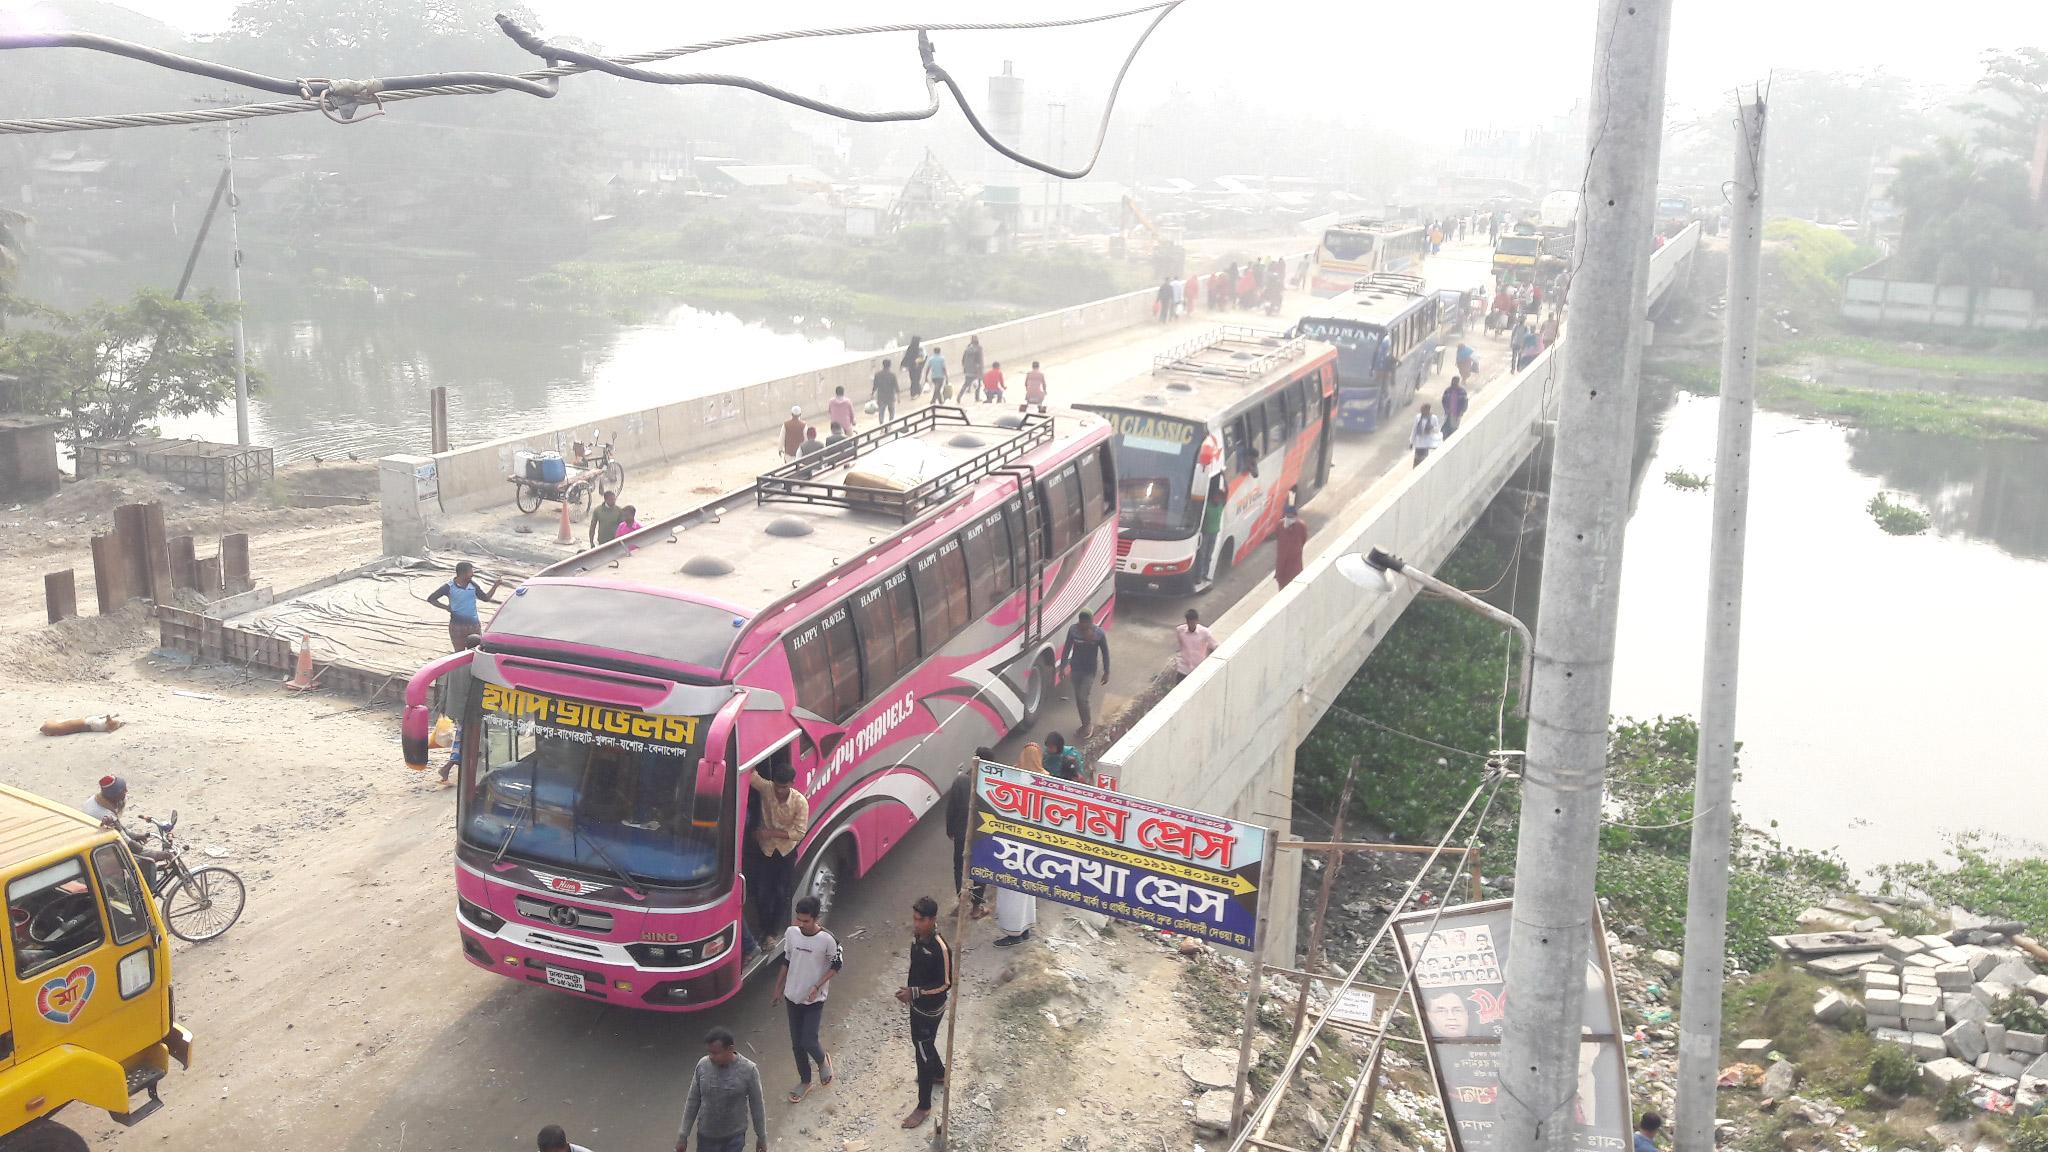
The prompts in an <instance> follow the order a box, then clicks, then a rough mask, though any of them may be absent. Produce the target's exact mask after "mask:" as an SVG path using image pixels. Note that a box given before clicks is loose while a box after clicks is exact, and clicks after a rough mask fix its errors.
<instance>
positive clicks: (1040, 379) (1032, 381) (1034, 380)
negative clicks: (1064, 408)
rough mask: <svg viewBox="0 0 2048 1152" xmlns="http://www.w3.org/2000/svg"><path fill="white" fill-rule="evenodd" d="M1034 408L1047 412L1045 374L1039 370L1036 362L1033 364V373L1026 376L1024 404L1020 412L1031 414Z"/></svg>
mask: <svg viewBox="0 0 2048 1152" xmlns="http://www.w3.org/2000/svg"><path fill="white" fill-rule="evenodd" d="M1033 408H1037V409H1038V410H1039V411H1040V412H1043V411H1045V373H1044V372H1042V371H1040V370H1039V367H1038V361H1036V360H1033V361H1032V362H1031V371H1029V372H1026V373H1025V374H1024V404H1023V407H1021V408H1020V409H1018V411H1021V412H1029V411H1031V409H1033Z"/></svg>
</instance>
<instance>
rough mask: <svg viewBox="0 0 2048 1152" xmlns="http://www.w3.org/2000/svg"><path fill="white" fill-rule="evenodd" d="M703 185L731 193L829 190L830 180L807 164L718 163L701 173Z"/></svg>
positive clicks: (830, 186)
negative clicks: (702, 174)
mask: <svg viewBox="0 0 2048 1152" xmlns="http://www.w3.org/2000/svg"><path fill="white" fill-rule="evenodd" d="M704 184H705V187H706V188H708V189H712V190H715V191H724V192H730V193H734V194H746V193H774V192H778V191H788V192H829V191H831V190H832V178H831V177H830V176H827V175H825V174H824V173H823V172H820V171H819V170H818V169H816V168H813V167H811V166H810V165H809V164H720V165H717V166H715V167H713V168H711V169H710V170H709V171H708V172H706V173H705V174H704Z"/></svg>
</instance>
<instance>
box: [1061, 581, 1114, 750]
mask: <svg viewBox="0 0 2048 1152" xmlns="http://www.w3.org/2000/svg"><path fill="white" fill-rule="evenodd" d="M1098 656H1100V657H1101V658H1102V667H1101V670H1100V676H1101V680H1100V682H1101V683H1103V684H1107V683H1108V682H1109V634H1108V633H1106V632H1104V631H1103V630H1102V629H1100V628H1098V627H1096V626H1095V614H1094V613H1093V612H1090V611H1088V610H1087V609H1086V608H1083V609H1082V610H1081V617H1080V619H1078V620H1075V621H1074V626H1073V627H1071V628H1069V629H1067V643H1066V646H1065V647H1064V648H1063V649H1062V650H1061V651H1060V669H1061V670H1062V671H1064V672H1065V673H1066V675H1067V681H1068V683H1070V684H1072V685H1073V688H1074V711H1075V712H1077V713H1079V714H1080V717H1081V729H1080V732H1079V733H1078V734H1079V735H1081V736H1086V735H1088V730H1089V729H1091V728H1093V727H1095V717H1094V715H1093V711H1094V710H1093V709H1091V708H1090V707H1089V706H1088V693H1089V692H1090V691H1092V690H1093V689H1094V688H1095V685H1096V683H1097V682H1098V681H1097V669H1096V657H1098Z"/></svg>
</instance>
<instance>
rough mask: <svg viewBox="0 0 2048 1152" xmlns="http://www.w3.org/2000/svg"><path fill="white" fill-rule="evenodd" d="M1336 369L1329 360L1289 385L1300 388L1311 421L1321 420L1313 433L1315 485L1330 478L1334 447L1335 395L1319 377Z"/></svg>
mask: <svg viewBox="0 0 2048 1152" xmlns="http://www.w3.org/2000/svg"><path fill="white" fill-rule="evenodd" d="M1336 372H1337V364H1336V362H1335V361H1332V362H1330V363H1328V364H1325V365H1323V366H1322V367H1321V368H1318V369H1316V370H1315V371H1314V372H1311V373H1309V374H1308V376H1307V377H1306V378H1305V379H1302V380H1299V381H1297V382H1295V384H1294V385H1293V387H1295V388H1298V389H1300V390H1301V396H1302V398H1303V400H1304V401H1306V411H1307V412H1308V414H1309V415H1308V418H1309V419H1310V420H1311V421H1316V420H1320V421H1321V422H1322V430H1321V431H1320V432H1319V433H1318V434H1317V438H1316V440H1317V442H1316V487H1317V488H1321V487H1323V486H1324V485H1326V484H1328V483H1329V482H1330V464H1331V459H1330V454H1331V452H1332V451H1334V450H1335V448H1336V439H1337V399H1336V397H1335V396H1334V395H1332V391H1334V389H1326V388H1325V386H1324V384H1323V378H1324V376H1325V375H1326V374H1327V375H1330V376H1335V375H1336Z"/></svg>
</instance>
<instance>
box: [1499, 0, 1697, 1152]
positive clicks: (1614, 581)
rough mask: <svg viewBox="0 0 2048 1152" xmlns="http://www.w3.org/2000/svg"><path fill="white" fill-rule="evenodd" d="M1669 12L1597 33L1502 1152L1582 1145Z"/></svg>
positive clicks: (1513, 967) (1634, 9)
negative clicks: (1599, 874) (1612, 705)
mask: <svg viewBox="0 0 2048 1152" xmlns="http://www.w3.org/2000/svg"><path fill="white" fill-rule="evenodd" d="M1671 4H1672V0H1601V4H1600V12H1599V17H1598V26H1597V27H1596V28H1595V30H1594V38H1593V45H1594V47H1593V51H1594V57H1593V83H1592V115H1591V117H1590V118H1589V120H1588V132H1587V141H1586V177H1585V184H1584V188H1583V191H1584V196H1583V198H1582V201H1583V202H1582V205H1581V207H1580V210H1579V235H1578V243H1577V245H1576V248H1575V251H1576V253H1577V259H1578V265H1577V268H1576V271H1575V273H1574V275H1573V277H1572V281H1571V285H1570V293H1569V297H1568V298H1569V301H1570V307H1571V337H1570V338H1569V339H1567V340H1566V341H1565V342H1564V348H1565V351H1564V355H1565V375H1564V384H1563V388H1562V398H1561V400H1560V401H1559V406H1558V430H1557V440H1556V449H1555V452H1554V454H1553V464H1552V473H1551V474H1552V481H1551V489H1550V517H1549V521H1548V523H1547V526H1546V528H1545V534H1544V535H1545V540H1546V544H1545V549H1544V556H1543V584H1542V603H1541V606H1540V607H1539V609H1538V614H1537V620H1536V685H1535V689H1534V692H1533V694H1532V696H1531V704H1532V708H1531V710H1530V720H1529V743H1528V756H1527V758H1526V761H1525V763H1524V765H1523V769H1522V817H1521V841H1520V844H1519V845H1518V847H1517V849H1516V853H1515V907H1514V927H1513V930H1512V934H1511V936H1510V944H1509V947H1510V954H1509V956H1508V969H1507V1000H1508V1003H1507V1015H1506V1020H1505V1030H1504V1033H1503V1035H1502V1038H1501V1054H1500V1087H1501V1091H1500V1096H1499V1101H1500V1112H1499V1117H1498V1119H1497V1121H1496V1124H1497V1127H1496V1133H1497V1138H1498V1140H1499V1145H1498V1146H1499V1148H1500V1149H1501V1152H1536V1150H1537V1149H1545V1150H1548V1152H1565V1150H1566V1149H1568V1148H1570V1146H1571V1124H1572V1115H1573V1108H1572V1104H1573V1100H1574V1098H1575V1096H1576V1095H1577V1091H1578V1071H1579V1024H1580V1019H1581V1012H1582V1010H1583V1007H1584V1000H1585V988H1586V979H1585V971H1586V962H1587V949H1588V946H1589V944H1590V943H1591V935H1592V919H1593V900H1594V896H1593V870H1594V864H1595V862H1596V859H1597V856H1598V853H1599V837H1600V798H1601V785H1602V781H1603V779H1604V777H1605V775H1606V768H1607V709H1608V703H1609V697H1610V695H1611V692H1612V689H1613V678H1614V631H1615V617H1616V613H1617V609H1618V607H1619V604H1620V592H1621V542H1622V532H1623V530H1624V529H1625V528H1626V527H1627V524H1628V488H1629V470H1630V466H1631V464H1632V463H1633V458H1634V456H1635V423H1636V393H1637V390H1638V386H1639V384H1640V382H1641V379H1640V377H1641V368H1642V347H1641V336H1642V332H1643V325H1644V321H1645V316H1644V313H1645V309H1646V299H1647V296H1648V289H1649V259H1650V249H1651V244H1650V230H1651V226H1652V224H1653V222H1654V217H1655V207H1656V194H1657V154H1658V147H1659V144H1660V142H1661V138H1662V135H1663V121H1664V64H1665V53H1666V51H1667V49H1668V47H1669V42H1670V35H1671ZM1603 1119H1604V1117H1603ZM1625 1123H1626V1121H1624V1124H1625ZM1614 1134H1615V1135H1617V1136H1621V1135H1624V1133H1623V1132H1616V1133H1614Z"/></svg>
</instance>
